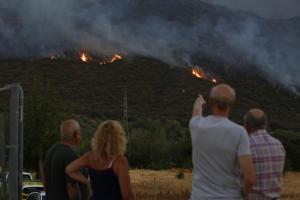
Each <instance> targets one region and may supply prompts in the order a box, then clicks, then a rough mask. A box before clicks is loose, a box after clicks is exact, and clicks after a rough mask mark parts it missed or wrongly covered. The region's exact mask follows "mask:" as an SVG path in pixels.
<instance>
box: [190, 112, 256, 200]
mask: <svg viewBox="0 0 300 200" xmlns="http://www.w3.org/2000/svg"><path fill="white" fill-rule="evenodd" d="M190 131H191V135H192V146H193V183H192V194H191V200H206V199H222V200H235V199H241V193H240V190H241V183H240V173H239V163H238V157H239V156H241V155H251V149H250V143H249V138H248V135H247V132H246V130H245V129H244V128H243V127H242V126H240V125H238V124H236V123H234V122H232V121H230V120H229V119H227V118H225V117H217V116H213V115H210V116H207V117H201V116H196V117H193V118H192V119H191V121H190Z"/></svg>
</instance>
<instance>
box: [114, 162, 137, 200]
mask: <svg viewBox="0 0 300 200" xmlns="http://www.w3.org/2000/svg"><path fill="white" fill-rule="evenodd" d="M116 164H117V166H116V167H117V174H118V177H119V183H120V188H121V193H122V197H123V199H124V200H135V197H134V194H133V191H132V187H131V183H130V176H129V169H128V161H127V159H126V157H125V156H120V157H119V158H118V159H117V160H116Z"/></svg>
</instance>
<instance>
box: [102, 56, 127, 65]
mask: <svg viewBox="0 0 300 200" xmlns="http://www.w3.org/2000/svg"><path fill="white" fill-rule="evenodd" d="M121 59H122V56H120V55H118V54H114V55H113V56H112V58H111V59H110V60H108V61H102V62H100V63H99V64H100V65H106V64H107V63H113V62H115V61H118V60H121Z"/></svg>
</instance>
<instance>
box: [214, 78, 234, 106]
mask: <svg viewBox="0 0 300 200" xmlns="http://www.w3.org/2000/svg"><path fill="white" fill-rule="evenodd" d="M209 99H210V104H211V106H212V107H217V108H218V109H219V110H228V109H229V108H230V106H231V105H232V104H233V103H234V101H235V91H234V89H233V88H232V87H230V86H229V85H227V84H219V85H217V86H215V87H213V88H212V89H211V91H210V95H209Z"/></svg>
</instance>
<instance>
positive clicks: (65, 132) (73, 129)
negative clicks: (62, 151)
mask: <svg viewBox="0 0 300 200" xmlns="http://www.w3.org/2000/svg"><path fill="white" fill-rule="evenodd" d="M60 133H61V139H62V140H73V139H74V138H76V137H80V125H79V123H78V122H77V121H76V120H74V119H69V120H66V121H63V122H62V124H61V126H60Z"/></svg>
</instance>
